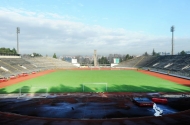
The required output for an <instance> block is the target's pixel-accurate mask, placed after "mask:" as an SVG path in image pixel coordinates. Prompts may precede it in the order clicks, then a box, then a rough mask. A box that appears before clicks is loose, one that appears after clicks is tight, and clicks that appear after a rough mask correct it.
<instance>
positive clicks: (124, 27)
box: [0, 0, 190, 55]
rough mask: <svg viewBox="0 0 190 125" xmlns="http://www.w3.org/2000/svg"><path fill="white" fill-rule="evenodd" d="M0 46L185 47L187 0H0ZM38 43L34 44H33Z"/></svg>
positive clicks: (71, 51) (79, 50)
mask: <svg viewBox="0 0 190 125" xmlns="http://www.w3.org/2000/svg"><path fill="white" fill-rule="evenodd" d="M0 3H1V4H0V23H1V26H0V29H3V30H0V33H1V35H0V47H7V48H8V47H10V48H13V47H15V48H16V45H15V44H16V41H15V39H16V34H15V30H16V27H17V26H19V27H20V29H21V33H20V34H19V40H20V52H21V53H22V54H24V53H32V52H37V53H41V54H43V55H46V54H48V55H53V53H56V54H57V55H92V54H93V50H94V49H97V51H98V53H99V54H100V55H101V54H102V55H108V54H110V53H118V54H131V55H142V54H143V53H144V52H146V51H147V52H148V53H151V52H152V50H153V49H155V51H156V52H170V51H171V32H170V27H171V26H172V25H174V26H175V32H174V37H175V38H174V40H175V48H174V52H175V53H177V52H179V51H182V50H185V51H189V50H190V47H189V46H190V30H189V29H190V24H189V22H190V16H189V15H190V7H189V6H190V1H189V0H0ZM37 44H38V45H37Z"/></svg>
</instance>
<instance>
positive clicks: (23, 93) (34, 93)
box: [18, 86, 48, 98]
mask: <svg viewBox="0 0 190 125" xmlns="http://www.w3.org/2000/svg"><path fill="white" fill-rule="evenodd" d="M47 96H48V87H31V86H24V87H21V88H19V97H18V98H21V97H25V98H28V97H30V98H38V97H40V98H42V97H45V98H46V97H47Z"/></svg>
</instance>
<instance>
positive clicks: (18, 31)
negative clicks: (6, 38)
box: [17, 27, 20, 54]
mask: <svg viewBox="0 0 190 125" xmlns="http://www.w3.org/2000/svg"><path fill="white" fill-rule="evenodd" d="M19 33H20V28H19V27H17V54H19V42H18V34H19Z"/></svg>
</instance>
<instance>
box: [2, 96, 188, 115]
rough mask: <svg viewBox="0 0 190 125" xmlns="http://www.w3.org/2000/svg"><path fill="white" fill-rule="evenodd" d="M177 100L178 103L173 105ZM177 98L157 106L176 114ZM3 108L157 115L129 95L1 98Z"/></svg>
mask: <svg viewBox="0 0 190 125" xmlns="http://www.w3.org/2000/svg"><path fill="white" fill-rule="evenodd" d="M186 100H187V99H186ZM188 100H189V99H188ZM174 101H175V105H172V102H174ZM178 101H180V99H169V103H168V104H167V105H164V104H157V106H158V107H160V108H161V109H162V110H163V115H167V114H173V113H176V112H179V111H182V110H181V109H180V108H179V106H177V104H180V103H176V102H178ZM186 108H187V109H188V108H189V107H186ZM183 110H185V109H184V107H183ZM0 111H2V112H11V113H16V114H21V115H26V116H35V117H47V118H69V119H108V118H132V117H145V116H154V113H155V111H154V110H153V108H152V107H139V106H137V105H135V104H134V103H133V102H132V101H131V99H130V98H123V99H120V98H111V97H110V98H103V97H73V98H71V97H64V98H56V97H55V98H49V99H44V98H41V99H40V98H39V99H3V100H2V99H1V100H0Z"/></svg>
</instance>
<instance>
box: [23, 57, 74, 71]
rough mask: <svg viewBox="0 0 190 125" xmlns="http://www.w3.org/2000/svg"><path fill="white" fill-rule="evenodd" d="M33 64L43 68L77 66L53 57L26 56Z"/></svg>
mask: <svg viewBox="0 0 190 125" xmlns="http://www.w3.org/2000/svg"><path fill="white" fill-rule="evenodd" d="M24 59H25V60H26V61H28V62H30V63H31V64H32V65H33V66H36V67H37V68H41V69H44V70H45V69H61V68H76V66H75V65H73V64H72V63H68V62H65V61H62V60H59V59H55V58H51V57H27V58H24Z"/></svg>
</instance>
